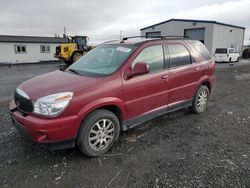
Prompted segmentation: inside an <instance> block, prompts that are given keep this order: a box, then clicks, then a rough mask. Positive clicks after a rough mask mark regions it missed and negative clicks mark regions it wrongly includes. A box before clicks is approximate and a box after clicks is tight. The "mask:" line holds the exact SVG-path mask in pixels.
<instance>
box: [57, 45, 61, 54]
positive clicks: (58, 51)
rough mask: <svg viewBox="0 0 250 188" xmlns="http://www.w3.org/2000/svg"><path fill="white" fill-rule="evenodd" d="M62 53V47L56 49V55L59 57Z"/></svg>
mask: <svg viewBox="0 0 250 188" xmlns="http://www.w3.org/2000/svg"><path fill="white" fill-rule="evenodd" d="M60 52H61V46H57V47H56V55H59V54H60Z"/></svg>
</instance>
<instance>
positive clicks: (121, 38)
mask: <svg viewBox="0 0 250 188" xmlns="http://www.w3.org/2000/svg"><path fill="white" fill-rule="evenodd" d="M120 40H122V30H120Z"/></svg>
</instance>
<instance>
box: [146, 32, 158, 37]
mask: <svg viewBox="0 0 250 188" xmlns="http://www.w3.org/2000/svg"><path fill="white" fill-rule="evenodd" d="M159 36H161V32H160V31H154V32H146V37H159Z"/></svg>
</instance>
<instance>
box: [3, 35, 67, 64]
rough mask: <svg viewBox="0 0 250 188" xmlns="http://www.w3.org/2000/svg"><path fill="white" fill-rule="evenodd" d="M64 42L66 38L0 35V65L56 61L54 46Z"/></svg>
mask: <svg viewBox="0 0 250 188" xmlns="http://www.w3.org/2000/svg"><path fill="white" fill-rule="evenodd" d="M66 42H68V39H66V38H55V37H34V36H11V35H0V63H19V62H40V61H53V60H58V59H56V58H54V53H55V49H56V46H58V45H60V44H61V43H66Z"/></svg>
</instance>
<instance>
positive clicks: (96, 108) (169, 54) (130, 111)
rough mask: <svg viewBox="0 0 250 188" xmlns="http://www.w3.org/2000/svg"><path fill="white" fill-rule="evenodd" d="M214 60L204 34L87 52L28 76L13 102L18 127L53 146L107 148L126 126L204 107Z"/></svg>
mask: <svg viewBox="0 0 250 188" xmlns="http://www.w3.org/2000/svg"><path fill="white" fill-rule="evenodd" d="M214 72H215V62H214V60H213V59H212V57H211V55H210V53H209V52H208V50H207V49H206V47H205V46H204V45H203V44H202V43H201V42H199V41H195V40H188V39H185V38H166V37H161V38H151V39H149V38H134V39H132V37H131V38H124V39H123V40H122V41H112V42H106V43H104V44H101V45H99V46H97V47H96V48H95V49H93V50H91V51H90V52H88V53H87V54H86V55H84V56H83V57H82V58H81V59H80V60H78V61H77V62H75V63H74V64H73V65H71V66H70V67H68V68H67V69H66V70H65V71H61V70H57V71H54V72H51V73H47V74H44V75H41V76H37V77H35V78H33V79H31V80H28V81H26V82H24V83H22V84H21V85H20V86H19V87H18V88H17V89H16V91H15V94H14V100H13V101H12V102H11V104H10V111H11V117H12V121H13V124H14V126H15V127H16V128H17V129H18V130H19V132H21V133H23V134H24V135H26V136H28V137H30V138H31V139H32V140H34V141H36V142H39V143H44V144H48V145H49V146H51V147H52V149H63V148H68V147H74V146H75V145H77V146H78V147H79V149H80V150H81V151H82V152H83V153H84V154H86V155H88V156H98V155H102V154H104V153H105V152H107V151H108V150H109V149H110V148H111V147H112V145H113V144H114V142H115V141H116V140H117V139H118V137H119V134H120V131H125V130H127V129H130V128H133V127H135V126H137V125H139V124H142V123H144V122H146V121H148V120H150V119H152V118H155V117H157V116H160V115H163V114H166V113H169V112H172V111H175V110H178V109H181V108H187V107H189V108H190V109H191V110H192V111H193V112H195V113H202V112H204V111H205V109H206V106H207V103H208V99H209V95H210V93H211V91H212V90H213V88H214V86H215V76H214Z"/></svg>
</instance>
